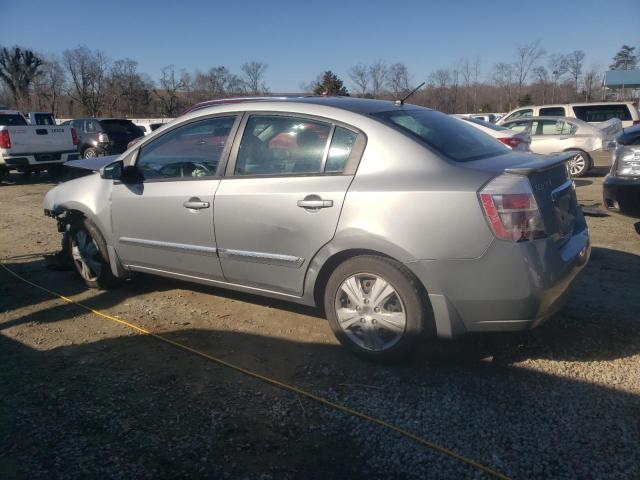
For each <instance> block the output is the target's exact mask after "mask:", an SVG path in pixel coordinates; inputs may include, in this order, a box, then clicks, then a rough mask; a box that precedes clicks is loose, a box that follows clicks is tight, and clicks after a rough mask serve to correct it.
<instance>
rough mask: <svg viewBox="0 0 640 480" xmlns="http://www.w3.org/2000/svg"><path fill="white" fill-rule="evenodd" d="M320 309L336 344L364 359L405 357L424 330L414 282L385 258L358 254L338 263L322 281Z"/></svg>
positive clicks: (422, 305) (422, 309)
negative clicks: (321, 308)
mask: <svg viewBox="0 0 640 480" xmlns="http://www.w3.org/2000/svg"><path fill="white" fill-rule="evenodd" d="M324 307H325V312H326V314H327V318H328V320H329V325H330V326H331V329H332V330H333V333H334V334H335V336H336V338H337V339H338V340H339V341H340V343H342V344H343V345H344V346H346V347H347V348H349V349H350V350H352V351H353V352H355V353H356V354H358V355H359V356H361V357H364V358H366V359H368V360H378V361H388V360H394V359H398V358H401V357H404V356H406V355H407V354H408V353H410V352H411V351H412V349H413V347H414V346H415V344H416V342H417V341H418V340H419V339H420V338H422V337H424V333H425V328H426V327H427V325H426V323H427V321H426V318H425V311H426V309H425V299H424V298H423V295H422V294H421V291H420V288H419V285H418V283H417V280H416V279H415V277H413V275H411V273H410V272H409V271H408V270H407V269H406V267H404V266H403V265H402V264H400V263H398V262H395V261H393V260H391V259H388V258H385V257H378V256H369V255H366V256H358V257H353V258H351V259H349V260H347V261H345V262H344V263H342V264H341V265H339V266H338V268H336V270H335V271H334V272H333V273H332V275H331V277H330V278H329V281H328V282H327V287H326V289H325V296H324Z"/></svg>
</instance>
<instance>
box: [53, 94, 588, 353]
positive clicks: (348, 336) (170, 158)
mask: <svg viewBox="0 0 640 480" xmlns="http://www.w3.org/2000/svg"><path fill="white" fill-rule="evenodd" d="M399 103H400V102H399ZM566 160H567V157H566V156H559V157H554V158H547V157H540V156H536V155H531V154H527V153H519V152H515V151H512V150H510V149H509V148H507V147H506V146H504V145H502V144H500V143H499V142H496V141H495V140H493V139H491V138H490V137H488V136H487V135H484V134H483V133H481V132H479V131H478V130H477V129H475V128H474V127H472V126H471V125H467V124H466V123H464V122H461V121H459V120H457V119H454V118H451V117H450V116H448V115H445V114H442V113H439V112H436V111H433V110H430V109H427V108H422V107H417V106H413V105H403V104H401V103H400V104H398V105H396V104H394V103H392V102H386V101H379V100H365V99H350V98H302V99H291V100H282V99H278V100H273V101H269V100H262V101H259V102H258V101H256V102H253V101H250V100H246V101H243V102H234V103H228V104H225V103H224V102H220V103H218V104H217V105H215V106H211V107H205V108H201V109H196V110H194V111H193V112H191V113H187V114H186V115H184V116H182V117H180V118H178V119H176V120H174V121H173V122H171V123H170V124H168V125H166V126H164V127H163V128H161V129H159V130H157V131H155V132H153V133H151V134H149V135H148V136H146V137H144V138H143V139H141V140H140V141H139V142H138V143H136V144H135V145H134V146H132V147H131V148H130V149H129V150H127V151H126V152H125V153H124V154H122V155H121V156H119V157H117V158H116V157H113V158H106V159H105V158H102V159H97V161H101V162H102V163H104V164H105V165H104V166H100V165H99V164H98V163H99V162H98V163H96V160H93V161H92V163H91V164H90V165H87V168H90V169H94V170H97V172H96V173H94V174H90V175H88V176H84V177H82V178H78V179H75V180H72V181H69V182H66V183H63V184H61V185H58V186H57V187H55V188H54V189H53V190H51V191H50V192H48V193H47V195H46V197H45V200H44V209H45V213H46V214H47V215H49V216H52V217H55V218H57V220H58V226H59V229H60V231H61V232H64V233H65V236H64V238H65V244H66V248H67V251H68V252H69V254H70V256H71V258H72V259H73V262H74V264H75V266H76V268H77V271H78V273H79V274H80V275H81V276H82V278H83V279H84V281H85V282H86V283H87V285H89V286H91V287H97V288H106V287H109V286H110V285H113V284H114V283H115V282H116V281H117V280H118V279H122V278H125V277H127V276H129V275H131V274H132V273H134V272H145V273H151V274H156V275H162V276H167V277H173V278H178V279H183V280H188V281H193V282H198V283H203V284H207V285H212V286H218V287H223V288H228V289H233V290H239V291H243V292H249V293H253V294H258V295H264V296H268V297H273V298H278V299H283V300H289V301H292V302H297V303H301V304H305V305H313V306H318V307H321V308H324V311H325V312H326V315H327V318H328V320H329V323H330V325H331V328H332V330H333V331H334V333H335V335H336V336H337V338H338V339H339V340H340V341H341V342H342V343H343V344H344V345H345V346H347V347H348V348H350V349H351V350H353V351H354V352H356V353H357V354H359V355H361V356H363V357H365V358H367V359H372V360H387V359H392V358H397V357H398V356H401V355H404V354H406V353H408V352H410V351H411V350H412V349H413V348H414V347H416V346H417V345H420V344H421V341H422V340H424V339H425V338H427V337H432V336H440V337H445V338H452V337H456V336H459V335H461V334H463V333H465V332H472V331H504V330H522V329H528V328H532V327H535V326H536V325H539V324H540V323H541V322H542V321H544V320H545V319H546V318H548V317H549V315H551V314H552V313H553V312H554V311H555V310H556V309H557V308H558V307H559V306H560V304H561V303H562V300H563V299H564V298H565V297H566V294H567V291H568V288H569V286H570V285H571V283H572V282H573V280H574V278H575V277H576V275H577V274H578V272H579V271H580V270H581V269H582V268H583V267H584V265H585V263H586V262H587V260H588V257H589V252H590V244H589V235H588V230H587V226H586V223H585V220H584V217H583V215H582V211H581V209H580V207H579V206H578V204H577V202H576V196H575V190H574V188H573V183H572V181H571V180H570V179H569V178H568V177H567V171H566V168H565V164H564V163H565V161H566Z"/></svg>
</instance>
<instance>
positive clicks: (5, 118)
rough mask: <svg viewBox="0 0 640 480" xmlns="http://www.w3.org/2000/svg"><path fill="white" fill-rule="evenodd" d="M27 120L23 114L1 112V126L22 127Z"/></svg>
mask: <svg viewBox="0 0 640 480" xmlns="http://www.w3.org/2000/svg"><path fill="white" fill-rule="evenodd" d="M26 124H27V122H26V121H25V119H24V118H22V116H21V115H16V114H10V115H4V114H0V126H3V127H16V126H18V127H22V126H25V125H26Z"/></svg>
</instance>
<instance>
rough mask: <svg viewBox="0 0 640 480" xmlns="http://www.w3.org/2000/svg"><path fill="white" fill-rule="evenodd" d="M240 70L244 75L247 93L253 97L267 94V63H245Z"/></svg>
mask: <svg viewBox="0 0 640 480" xmlns="http://www.w3.org/2000/svg"><path fill="white" fill-rule="evenodd" d="M240 69H241V70H242V73H243V75H244V81H245V83H246V85H247V91H248V92H249V93H250V94H251V95H259V94H261V93H266V92H267V86H266V84H265V82H264V75H265V72H266V71H267V64H266V63H263V62H256V61H251V62H245V63H243V64H242V66H241V67H240Z"/></svg>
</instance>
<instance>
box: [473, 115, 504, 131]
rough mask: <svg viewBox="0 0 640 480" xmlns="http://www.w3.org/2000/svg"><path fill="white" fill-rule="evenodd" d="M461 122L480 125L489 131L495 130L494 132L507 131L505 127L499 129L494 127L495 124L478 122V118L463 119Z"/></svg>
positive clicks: (496, 126) (497, 126) (498, 126)
mask: <svg viewBox="0 0 640 480" xmlns="http://www.w3.org/2000/svg"><path fill="white" fill-rule="evenodd" d="M462 120H466V121H467V122H471V123H475V124H476V125H480V126H483V127H486V128H490V129H491V130H495V131H496V132H503V131H505V130H509V129H508V128H506V127H501V126H500V125H496V124H495V123H490V122H485V121H484V120H480V119H479V118H473V117H470V118H463V119H462Z"/></svg>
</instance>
